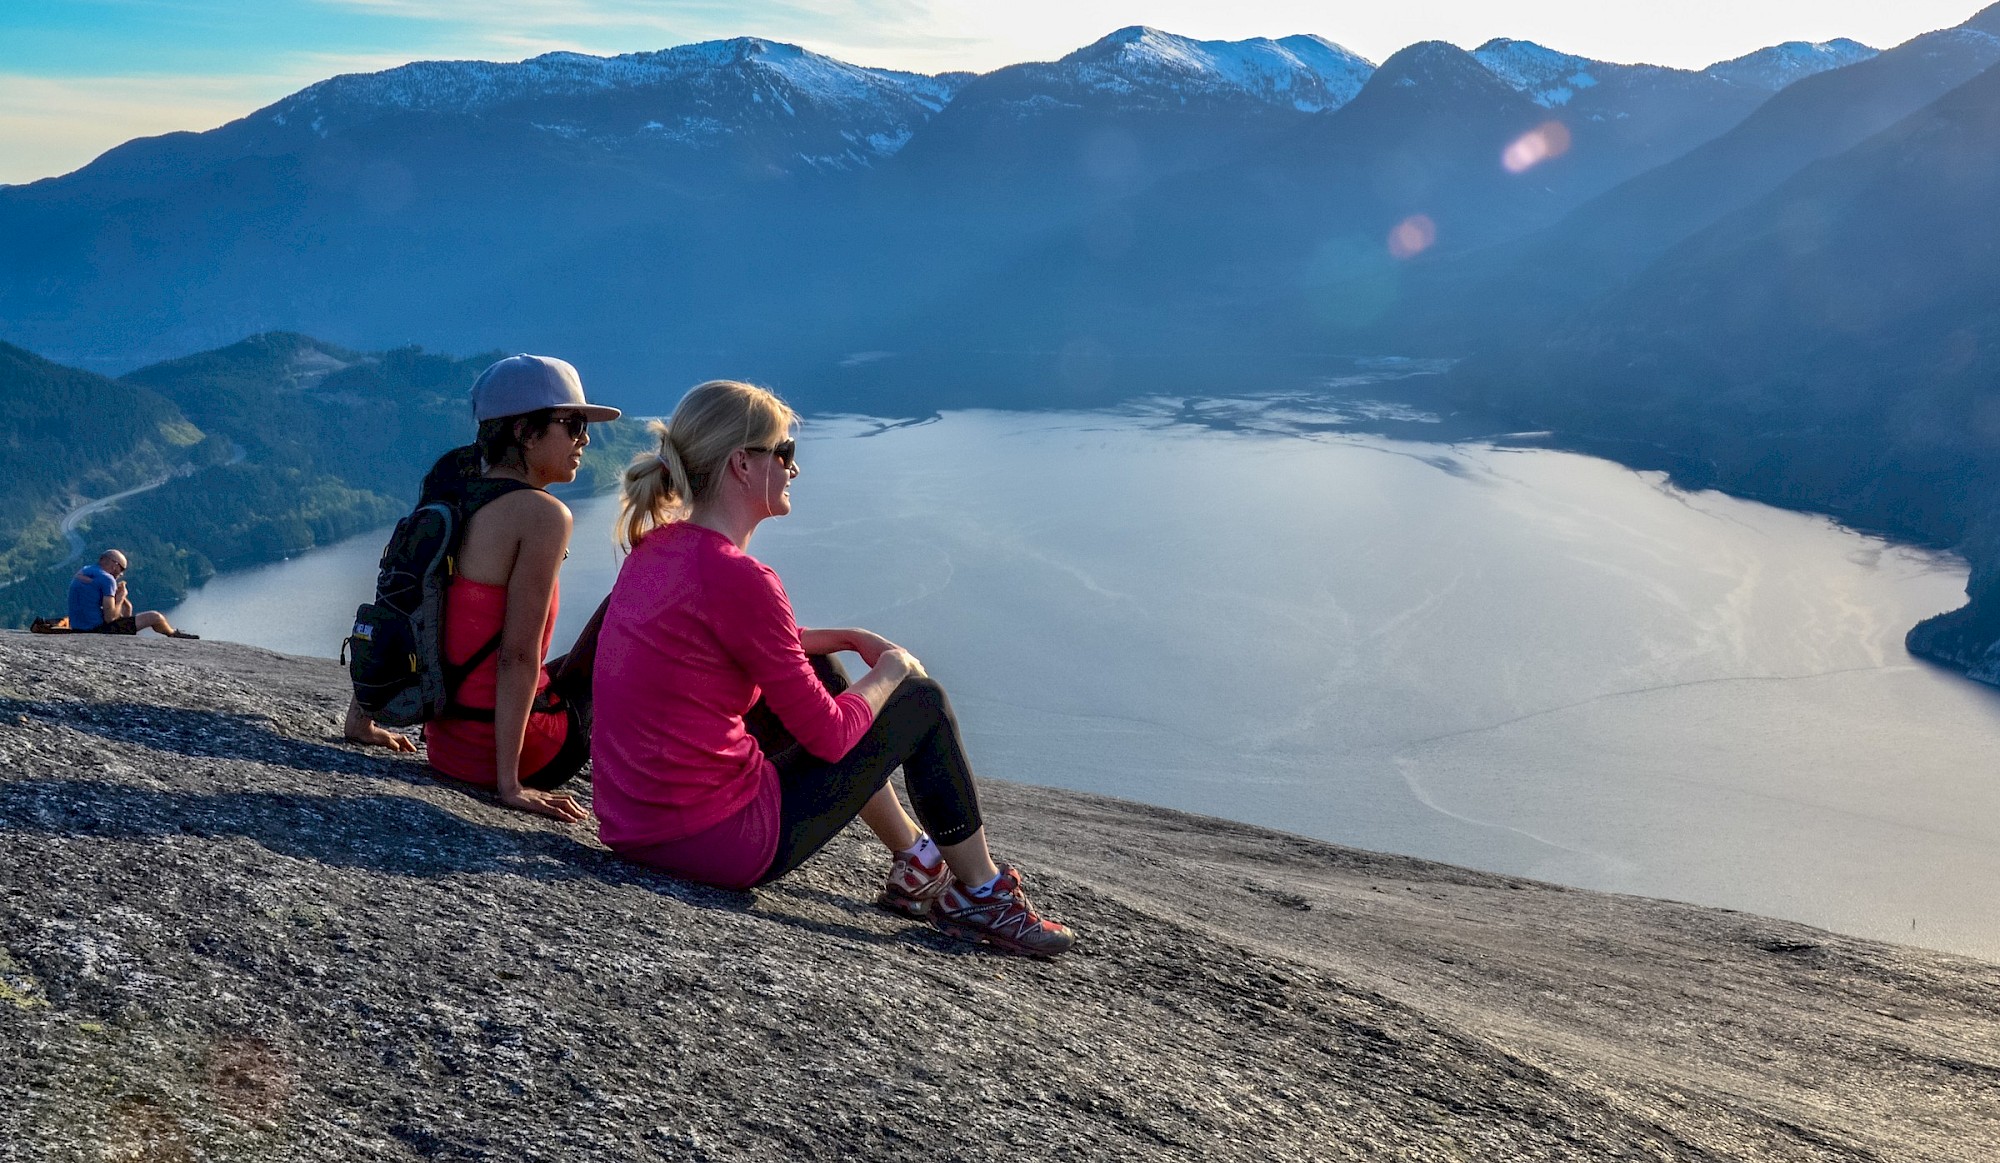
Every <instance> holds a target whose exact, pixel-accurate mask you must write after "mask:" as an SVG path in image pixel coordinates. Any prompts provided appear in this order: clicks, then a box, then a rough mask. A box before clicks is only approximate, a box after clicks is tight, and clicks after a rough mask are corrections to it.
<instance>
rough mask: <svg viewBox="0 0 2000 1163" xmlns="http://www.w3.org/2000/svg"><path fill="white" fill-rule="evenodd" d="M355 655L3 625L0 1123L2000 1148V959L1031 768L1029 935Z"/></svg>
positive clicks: (240, 1156)
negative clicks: (548, 798)
mask: <svg viewBox="0 0 2000 1163" xmlns="http://www.w3.org/2000/svg"><path fill="white" fill-rule="evenodd" d="M345 698H346V695H345V688H344V676H343V675H342V674H341V673H340V671H339V670H338V669H337V668H336V667H335V666H334V664H332V663H330V662H326V661H320V660H310V659H300V658H291V657H285V656H280V655H274V654H269V653H266V652H263V651H259V650H255V649H251V648H247V647H239V646H230V645H226V644H222V643H216V642H206V641H204V642H171V641H167V640H163V639H156V638H153V637H152V636H150V635H147V636H142V637H140V638H136V639H122V640H121V639H112V638H97V637H80V636H79V637H70V638H32V637H29V636H27V635H23V634H15V633H0V1160H8V1161H12V1160H50V1161H63V1163H69V1161H78V1163H81V1161H85V1160H89V1161H98V1160H132V1161H147V1163H165V1161H181V1160H411V1159H443V1160H516V1159H520V1160H534V1159H548V1160H565V1161H568V1160H620V1161H623V1160H656V1159H673V1160H683V1159H684V1160H735V1159H744V1160H760V1161H767V1160H776V1159H849V1160H861V1159H909V1160H921V1161H931V1160H938V1161H945V1160H990V1159H1001V1160H1033V1159H1079V1160H1082V1159H1089V1160H1098V1159H1142V1158H1143V1159H1204V1160H1207V1159H1224V1160H1230V1159H1243V1160H1256V1161H1260V1163H1262V1161H1269V1160H1326V1159H1363V1158H1369V1159H1383V1158H1388V1159H1421V1160H1433V1159H1437V1160H1449V1159H1472V1160H1530V1159H1546V1160H1577V1159H1633V1160H1669V1159H1672V1160H1694V1159H1758V1160H1766V1159H1774V1160H1790V1159H1815V1160H1818V1159H1830V1160H1877V1159H1879V1160H1912V1161H1916V1160H1924V1161H1931V1160H1960V1159H1962V1160H1990V1159H1993V1158H1996V1157H2000V966H1995V965H1991V964H1987V963H1984V962H1979V961H1973V960H1968V959H1965V958H1960V957H1953V956H1949V955H1946V954H1941V953H1933V952H1927V951H1923V950H1916V949H1906V948H1899V947H1895V946H1889V945H1883V944H1878V943H1873V942H1868V941H1862V940H1858V939H1852V938H1847V937H1841V936H1836V935H1833V934H1829V933H1826V932H1822V931H1819V930H1814V929H1809V928H1805V927H1803V926H1799V925H1795V924H1790V923H1786V922H1780V921H1773V920H1767V919H1763V918H1759V917H1754V916H1748V915H1744V914H1740V913H1732V912H1725V911H1718V910H1710V909H1701V908H1696V907H1692V906H1686V905H1679V904H1673V903H1668V902H1663V901H1655V900H1646V899H1641V898H1634V897H1619V896H1610V895H1604V894H1598V893H1590V892H1582V891H1574V890H1566V889H1563V888H1559V887H1555V886H1551V885H1547V884H1541V883H1536V882H1532V881H1524V880H1518V879H1512V878H1509V877H1503V876H1494V875H1488V874H1484V873H1478V872H1471V871H1467V870H1465V869H1459V868H1452V867H1447V866H1443V865H1438V864H1431V863H1425V862H1422V861H1418V860H1412V859H1406V858H1401V857H1394V856H1383V855H1376V854H1371V853H1366V852H1359V851H1354V850H1350V849H1343V848H1339V847H1335V846H1332V845H1328V844H1323V843H1319V842H1316V841H1311V840H1305V839H1301V838H1298V837H1295V836H1289V835H1284V834H1280V833H1276V832H1271V831H1266V830H1262V829H1258V828H1252V827H1248V826H1244V825H1239V824H1232V823H1227V822H1224V821H1218V820H1212V819H1204V818H1200V817H1195V816H1189V815H1184V814H1181V813H1177V812H1172V811H1168V810H1164V809H1158V808H1151V807H1145V806H1141V805H1137V804H1131V803H1124V802H1120V801H1114V800H1108V799H1102V798H1096V797H1091V796H1086V795H1080V794H1076V793H1072V792H1063V791H1055V790H1049V789H1043V788H1035V787H1028V786H1021V785H1008V784H999V783H992V784H989V785H987V787H986V790H985V795H984V798H985V801H986V806H987V814H988V819H989V826H990V829H991V833H992V835H993V837H994V842H995V847H996V849H997V850H998V851H999V852H1000V853H1001V855H1002V856H1003V857H1006V858H1010V859H1012V860H1014V861H1016V862H1017V863H1018V864H1020V866H1021V867H1022V868H1023V869H1024V870H1025V871H1026V873H1027V875H1028V877H1029V884H1030V887H1031V889H1032V890H1033V892H1034V896H1035V899H1036V901H1037V904H1038V905H1040V906H1042V907H1043V908H1044V909H1045V910H1046V911H1048V912H1049V913H1051V914H1053V915H1055V916H1057V917H1060V918H1062V919H1064V920H1067V921H1068V922H1070V923H1071V924H1072V925H1073V926H1074V927H1075V928H1076V929H1077V931H1078V933H1079V938H1080V939H1079V944H1078V947H1077V949H1076V950H1075V951H1074V952H1073V953H1071V954H1070V955H1068V956H1065V957H1063V958H1060V959H1058V960H1055V961H1050V962H1039V961H1030V960H1022V959H1018V958H1009V957H1003V956H998V955H994V954H991V953H987V952H983V951H980V950H978V949H975V948H971V947H967V946H964V945H961V944H958V943H955V942H953V941H950V940H948V939H946V938H944V937H942V936H940V935H938V934H936V933H934V932H932V931H930V930H929V929H927V928H925V927H922V926H919V925H915V924H912V923H910V922H908V921H906V920H903V919H900V918H896V917H893V916H890V915H888V914H886V913H882V912H879V911H877V910H876V909H874V908H873V907H871V905H870V903H869V902H870V900H871V899H872V897H873V895H874V893H875V891H876V889H877V888H878V887H879V885H880V878H881V876H882V874H883V872H884V871H885V869H886V859H885V857H884V855H883V854H882V853H881V852H880V851H879V850H878V849H877V848H875V846H874V844H873V841H872V840H871V839H870V838H869V837H867V835H866V834H865V832H863V831H861V830H860V829H859V828H858V827H857V828H854V829H850V830H849V832H848V833H846V834H845V835H843V836H842V837H841V838H840V839H838V840H837V841H836V842H835V843H834V845H833V846H832V847H831V848H830V849H829V850H828V851H826V852H825V853H823V854H821V855H820V856H819V857H817V858H816V859H814V860H813V861H812V862H811V863H809V864H808V865H807V866H806V867H805V868H804V869H802V870H800V871H799V872H797V873H794V874H793V875H791V876H789V877H787V878H785V879H784V880H782V881H781V882H779V883H778V884H776V885H774V886H770V887H768V888H765V889H762V890H759V891H757V892H756V893H734V892H725V891H718V890H714V889H708V888H703V887H700V886H694V885H689V884H685V883H681V882H677V881H675V880H673V879H671V878H668V877H666V876H663V875H659V874H657V873H654V872H651V871H648V870H644V869H641V868H637V867H634V866H631V865H628V864H625V863H623V862H622V861H620V860H619V859H617V858H616V857H614V856H612V855H611V854H610V853H609V852H607V851H606V850H605V849H604V848H603V847H602V846H601V845H600V844H598V842H597V840H596V838H595V836H594V834H593V833H592V831H591V830H590V829H588V828H586V827H565V826H562V825H559V824H556V823H554V822H552V821H546V820H542V819H539V818H534V817H529V816H525V815H521V814H517V813H513V812H509V811H506V810H504V809H502V808H501V807H499V806H498V805H497V804H496V803H494V802H493V801H491V800H490V799H489V798H486V797H483V796H481V795H478V794H475V793H468V792H466V791H462V790H459V789H456V788H452V787H447V786H445V785H443V784H441V783H439V782H436V781H434V780H432V779H431V778H429V777H427V776H426V774H425V769H424V768H423V766H422V765H421V763H419V762H417V761H415V760H412V759H410V758H408V757H392V756H389V755H387V754H385V753H381V752H371V751H369V750H366V749H362V748H357V747H353V746H350V745H348V744H345V743H343V742H341V741H340V740H339V738H338V727H339V714H340V711H341V709H342V708H343V707H344V705H345ZM587 790H588V789H587V787H586V788H585V791H586V792H587Z"/></svg>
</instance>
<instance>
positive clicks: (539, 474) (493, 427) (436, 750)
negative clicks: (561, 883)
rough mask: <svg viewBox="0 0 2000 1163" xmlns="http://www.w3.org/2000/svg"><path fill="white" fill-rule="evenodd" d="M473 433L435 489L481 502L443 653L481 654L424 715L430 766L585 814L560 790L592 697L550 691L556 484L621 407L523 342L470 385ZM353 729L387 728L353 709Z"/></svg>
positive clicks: (565, 814) (459, 658) (454, 589)
mask: <svg viewBox="0 0 2000 1163" xmlns="http://www.w3.org/2000/svg"><path fill="white" fill-rule="evenodd" d="M472 407H473V416H474V418H475V419H477V420H478V421H479V436H478V439H477V441H476V442H475V443H473V444H470V445H467V446H465V447H464V448H457V449H453V450H452V451H450V452H447V453H446V454H444V456H443V457H441V458H439V460H438V462H437V464H436V465H434V466H432V468H431V471H430V474H429V475H428V476H427V477H426V478H425V480H424V494H425V495H426V496H443V495H452V496H456V497H458V498H459V499H460V503H461V505H462V511H464V512H468V513H470V517H469V518H468V519H467V521H466V525H465V533H464V537H463V539H462V540H461V542H460V544H459V550H458V558H457V569H456V572H455V573H454V575H453V576H452V579H451V582H450V587H449V588H448V589H447V590H446V591H445V603H444V610H445V616H444V622H445V626H444V657H445V661H446V663H447V664H449V665H450V666H452V667H464V666H466V665H467V664H469V663H472V662H474V660H475V659H478V661H477V664H476V665H474V666H473V667H472V669H471V670H470V671H469V672H468V673H467V674H466V675H465V676H464V678H463V679H461V680H460V682H459V684H458V688H457V690H456V691H454V692H453V699H452V701H453V703H454V704H455V705H456V706H458V707H459V708H462V713H460V714H455V715H449V716H447V717H445V718H440V719H433V720H431V721H430V722H427V723H425V724H424V744H425V748H426V750H427V752H428V754H429V759H430V764H431V767H432V768H433V769H434V770H435V771H436V772H438V773H439V774H441V775H444V776H447V777H450V778H452V779H458V780H462V781H464V782H467V783H472V784H478V785H480V786H484V787H490V788H492V789H493V790H494V791H495V792H496V793H497V794H498V795H499V798H500V801H501V802H502V803H504V804H506V805H508V806H509V807H513V808H519V809H521V810H523V811H530V812H538V813H540V814H542V815H545V816H553V817H554V818H556V819H559V820H565V821H572V822H574V821H580V820H583V819H585V818H586V817H587V816H588V814H589V813H588V812H586V811H585V809H584V807H583V805H582V804H580V803H578V802H577V801H576V800H575V798H573V797H572V796H570V795H569V794H568V793H567V792H560V791H557V790H555V789H556V788H558V787H560V786H561V785H562V784H564V783H566V782H568V780H569V779H570V778H571V777H573V776H574V775H576V774H577V772H579V771H581V770H582V769H583V765H584V763H585V762H587V761H588V759H589V756H590V728H589V710H588V707H587V706H584V705H581V704H580V703H579V702H578V701H577V700H576V699H575V698H564V699H561V700H560V701H559V702H558V701H556V700H552V699H551V698H550V697H549V691H548V688H549V683H550V671H551V670H552V669H554V667H555V666H556V665H558V664H559V662H560V660H558V663H557V664H551V665H550V666H549V667H544V666H543V664H542V658H543V656H544V655H546V654H547V653H548V648H549V640H550V637H551V635H552V634H553V633H554V631H555V623H556V610H557V606H558V604H559V598H558V592H559V591H558V586H557V582H556V574H557V571H558V570H560V569H561V567H562V561H563V558H564V557H565V556H567V555H568V553H569V537H570V526H571V520H570V512H569V508H568V507H567V506H565V505H564V504H563V503H562V502H561V501H559V500H557V499H556V498H555V497H554V496H552V495H550V494H549V493H548V492H547V491H546V490H547V487H548V486H549V485H552V484H563V483H566V482H569V481H573V480H575V479H576V471H577V467H578V465H579V464H580V463H581V462H582V459H583V450H584V448H585V447H587V446H588V445H589V444H590V436H589V434H588V431H587V426H588V425H589V423H590V422H591V421H593V420H597V421H603V420H615V419H617V418H618V415H619V413H618V410H617V409H616V408H606V407H602V406H599V405H596V404H590V403H587V402H586V401H585V399H584V395H583V384H582V382H581V380H580V379H579V378H578V377H577V374H576V369H575V368H573V367H571V366H570V365H569V364H567V363H565V362H563V361H562V360H559V359H552V358H549V357H546V356H536V355H516V356H510V357H509V358H507V359H503V360H501V361H499V362H498V363H495V364H494V365H493V366H491V367H489V368H487V369H486V370H485V371H484V372H483V373H481V374H480V377H479V380H478V382H477V383H475V384H474V385H473V388H472ZM348 727H349V729H348V735H349V737H350V738H359V739H361V740H362V741H365V742H380V740H377V739H372V738H368V735H369V732H370V731H371V730H372V731H374V732H378V733H379V732H380V729H379V728H376V727H375V725H374V724H373V723H368V722H367V721H366V720H365V719H363V720H362V721H361V722H360V723H359V724H357V723H356V722H355V714H354V712H350V715H349V724H348Z"/></svg>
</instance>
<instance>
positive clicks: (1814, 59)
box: [1702, 37, 1878, 93]
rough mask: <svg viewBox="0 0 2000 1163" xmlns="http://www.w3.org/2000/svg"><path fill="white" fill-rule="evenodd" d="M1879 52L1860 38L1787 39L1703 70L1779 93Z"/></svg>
mask: <svg viewBox="0 0 2000 1163" xmlns="http://www.w3.org/2000/svg"><path fill="white" fill-rule="evenodd" d="M1876 55H1878V52H1877V50H1875V49H1872V48H1870V47H1868V46H1867V45H1865V44H1862V43H1861V42H1860V41H1857V40H1849V39H1847V38H1846V37H1840V38H1838V39H1835V40H1825V41H1818V42H1813V41H1804V40H1788V41H1786V42H1785V43H1783V44H1774V45H1772V46H1771V47H1769V48H1761V49H1758V50H1757V51H1756V52H1753V53H1745V54H1744V55H1743V56H1740V57H1737V58H1735V59H1734V60H1727V61H1721V62H1718V63H1716V64H1713V65H1710V66H1708V67H1707V68H1706V69H1703V70H1702V72H1704V73H1707V74H1708V75H1709V76H1711V77H1720V78H1722V79H1723V80H1725V81H1729V82H1731V83H1733V84H1738V85H1748V86H1750V87H1752V88H1756V89H1765V90H1768V91H1770V92H1773V93H1775V92H1777V91H1778V90H1779V89H1782V88H1784V87H1785V86H1787V85H1789V84H1791V83H1792V82H1794V81H1802V80H1804V79H1805V78H1807V77H1810V76H1814V75H1816V74H1818V73H1824V72H1827V71H1828V70H1831V69H1839V68H1845V67H1847V66H1848V65H1851V64H1854V63H1855V62H1857V61H1865V60H1867V59H1868V58H1870V57H1872V56H1876Z"/></svg>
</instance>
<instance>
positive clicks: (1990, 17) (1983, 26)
mask: <svg viewBox="0 0 2000 1163" xmlns="http://www.w3.org/2000/svg"><path fill="white" fill-rule="evenodd" d="M1958 27H1960V28H1969V29H1971V30H1973V31H1974V32H1983V33H1986V34H1987V35H1989V36H2000V4H1989V5H1987V6H1986V7H1984V8H1981V9H1980V10H1979V11H1977V12H1975V13H1973V14H1972V15H1971V16H1969V17H1967V18H1966V19H1965V20H1964V21H1963V22H1961V23H1960V24H1959V26H1958Z"/></svg>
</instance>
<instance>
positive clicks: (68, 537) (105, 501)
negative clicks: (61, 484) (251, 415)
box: [56, 441, 249, 569]
mask: <svg viewBox="0 0 2000 1163" xmlns="http://www.w3.org/2000/svg"><path fill="white" fill-rule="evenodd" d="M247 455H249V453H248V451H247V450H245V449H244V447H243V446H242V445H240V444H237V443H236V442H235V441H231V442H230V444H229V460H228V463H230V464H241V463H243V458H244V457H245V456H247ZM195 468H196V466H195V465H185V466H183V467H182V468H180V469H179V470H177V471H175V472H170V473H167V474H165V475H163V476H160V477H158V478H156V479H154V480H150V481H147V482H146V483H145V484H143V485H139V486H137V487H135V488H130V489H126V490H125V491H124V492H122V493H113V494H111V495H110V496H108V497H99V498H97V499H96V500H94V501H85V502H84V503H83V504H81V505H78V506H77V507H76V508H74V509H71V510H70V511H69V512H67V513H65V514H63V519H62V526H61V528H62V535H63V540H65V541H67V542H69V556H68V557H65V558H63V559H62V560H61V561H60V562H57V563H56V567H57V568H58V569H60V568H61V567H63V566H65V565H69V564H70V563H72V562H74V561H76V560H77V559H78V558H80V557H82V556H83V553H84V541H83V535H82V534H81V533H78V532H77V531H76V527H77V526H78V525H81V524H83V522H84V521H85V520H86V519H88V518H90V517H93V516H95V515H97V514H99V513H102V512H103V511H104V510H106V509H108V508H110V507H111V506H113V505H115V504H117V503H118V502H120V501H122V500H124V499H125V498H127V497H136V496H138V495H139V494H140V493H146V492H151V491H152V490H154V489H157V488H159V487H160V486H161V485H163V484H166V483H167V482H168V481H170V480H173V479H174V478H175V477H184V476H192V475H194V472H195Z"/></svg>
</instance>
